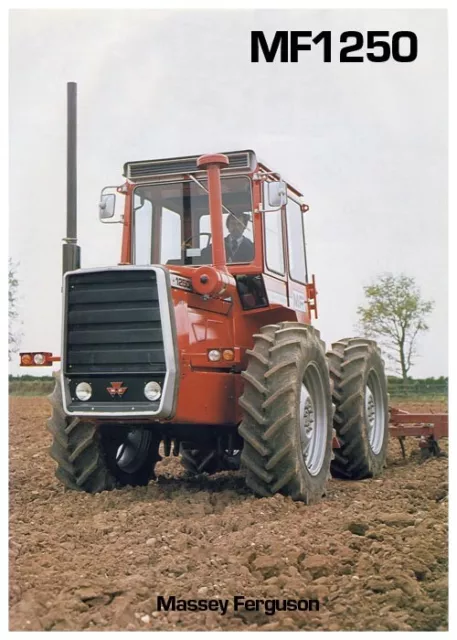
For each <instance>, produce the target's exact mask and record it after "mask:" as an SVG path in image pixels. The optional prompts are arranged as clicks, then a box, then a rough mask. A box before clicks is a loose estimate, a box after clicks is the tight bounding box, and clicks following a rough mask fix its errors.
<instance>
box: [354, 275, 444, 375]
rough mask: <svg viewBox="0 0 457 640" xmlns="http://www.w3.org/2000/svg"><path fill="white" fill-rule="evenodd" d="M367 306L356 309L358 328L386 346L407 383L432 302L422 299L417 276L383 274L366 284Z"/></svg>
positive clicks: (387, 352) (426, 327)
mask: <svg viewBox="0 0 457 640" xmlns="http://www.w3.org/2000/svg"><path fill="white" fill-rule="evenodd" d="M364 293H365V297H366V302H367V304H366V306H360V307H359V308H358V309H357V314H358V316H359V328H360V330H361V332H362V333H363V334H364V335H366V336H367V337H371V338H375V339H376V340H377V341H378V342H379V344H380V345H381V346H382V347H383V348H384V350H385V352H386V355H387V358H388V359H389V360H390V361H391V362H392V363H393V365H394V368H395V371H396V372H397V373H400V374H401V376H402V378H403V382H406V380H407V378H408V374H409V371H410V369H411V367H412V366H413V364H414V361H415V358H416V356H417V349H416V347H417V338H418V336H419V334H420V333H423V332H425V331H428V328H429V327H428V324H427V323H426V317H427V316H428V315H429V314H430V313H431V312H432V310H433V307H434V302H433V301H427V300H423V299H422V298H421V295H420V291H419V289H418V287H417V286H416V283H415V280H414V278H410V277H408V276H405V275H403V274H401V275H397V276H395V275H393V274H391V273H384V274H382V275H380V276H378V277H377V279H376V281H375V282H373V283H372V284H370V285H367V286H365V287H364Z"/></svg>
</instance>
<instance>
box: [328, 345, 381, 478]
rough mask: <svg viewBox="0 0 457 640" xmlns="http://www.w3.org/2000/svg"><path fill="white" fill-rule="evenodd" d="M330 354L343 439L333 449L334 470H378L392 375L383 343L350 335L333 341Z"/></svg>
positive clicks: (363, 473)
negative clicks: (388, 376) (387, 370)
mask: <svg viewBox="0 0 457 640" xmlns="http://www.w3.org/2000/svg"><path fill="white" fill-rule="evenodd" d="M327 358H328V361H329V369H330V376H331V379H332V381H333V403H334V405H335V413H334V418H333V420H334V428H335V431H336V435H337V438H338V440H339V441H340V445H341V448H339V449H335V451H334V459H333V460H332V463H331V466H330V470H331V473H332V475H333V476H334V477H336V478H346V479H350V480H361V479H363V478H370V477H375V476H378V475H379V474H380V473H381V472H382V470H383V468H384V466H385V461H386V455H387V443H388V436H389V402H388V394H387V380H386V375H385V372H384V362H383V360H382V357H381V352H380V350H379V347H378V345H377V344H376V342H374V341H373V340H367V339H365V338H345V339H343V340H339V341H338V342H335V343H334V344H332V349H331V351H329V353H327Z"/></svg>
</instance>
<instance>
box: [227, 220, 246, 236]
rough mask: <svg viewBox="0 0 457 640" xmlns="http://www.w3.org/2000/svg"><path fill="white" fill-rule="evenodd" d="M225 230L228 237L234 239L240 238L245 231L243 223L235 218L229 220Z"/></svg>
mask: <svg viewBox="0 0 457 640" xmlns="http://www.w3.org/2000/svg"><path fill="white" fill-rule="evenodd" d="M227 228H228V230H229V233H230V235H232V236H234V237H235V238H241V236H242V235H243V233H244V231H245V229H246V227H245V225H244V224H243V222H242V221H241V220H238V219H236V218H230V219H229V221H228V223H227Z"/></svg>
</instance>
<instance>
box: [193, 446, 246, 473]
mask: <svg viewBox="0 0 457 640" xmlns="http://www.w3.org/2000/svg"><path fill="white" fill-rule="evenodd" d="M240 456H241V452H240V451H233V452H230V451H224V453H223V454H222V455H220V454H219V453H218V452H217V451H216V450H214V449H211V450H207V449H188V448H184V447H181V464H182V466H183V467H184V468H185V469H186V471H188V472H189V473H192V474H193V475H198V474H199V473H207V474H208V475H212V474H213V473H217V472H218V471H234V470H237V469H239V468H240Z"/></svg>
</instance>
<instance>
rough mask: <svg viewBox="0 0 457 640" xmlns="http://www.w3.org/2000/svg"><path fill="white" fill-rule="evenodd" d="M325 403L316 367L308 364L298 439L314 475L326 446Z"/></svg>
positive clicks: (308, 466) (301, 401)
mask: <svg viewBox="0 0 457 640" xmlns="http://www.w3.org/2000/svg"><path fill="white" fill-rule="evenodd" d="M327 427H328V416H327V404H326V401H325V391H324V385H323V382H322V378H321V376H320V373H319V370H318V369H317V367H316V366H315V365H314V364H313V363H311V364H309V365H308V367H307V369H306V371H305V375H304V376H303V382H302V384H301V389H300V440H301V450H302V455H303V461H304V463H305V466H306V468H307V470H308V472H309V473H310V474H311V475H312V476H315V475H317V474H318V473H319V471H320V470H321V469H322V465H323V463H324V458H325V452H326V448H327Z"/></svg>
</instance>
